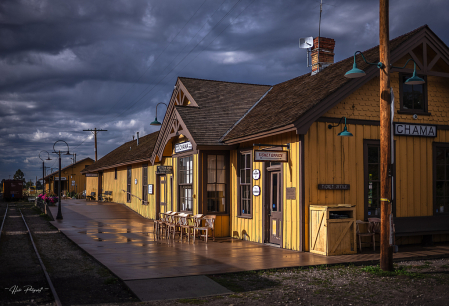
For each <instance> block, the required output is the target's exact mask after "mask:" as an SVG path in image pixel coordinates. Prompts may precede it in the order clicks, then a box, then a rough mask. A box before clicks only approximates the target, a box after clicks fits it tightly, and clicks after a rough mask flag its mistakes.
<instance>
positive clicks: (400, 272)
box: [361, 265, 424, 278]
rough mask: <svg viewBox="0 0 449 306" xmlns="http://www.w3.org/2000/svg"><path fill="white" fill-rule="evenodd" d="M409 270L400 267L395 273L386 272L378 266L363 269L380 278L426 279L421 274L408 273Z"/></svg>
mask: <svg viewBox="0 0 449 306" xmlns="http://www.w3.org/2000/svg"><path fill="white" fill-rule="evenodd" d="M407 269H408V268H406V267H403V266H400V267H398V268H396V269H395V270H394V271H384V270H382V269H381V268H380V267H379V265H377V266H366V267H363V268H361V270H362V271H364V272H367V273H370V274H373V275H375V276H380V277H395V276H399V275H405V276H408V277H410V278H424V275H423V274H421V273H416V272H410V271H407Z"/></svg>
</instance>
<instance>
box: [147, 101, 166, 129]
mask: <svg viewBox="0 0 449 306" xmlns="http://www.w3.org/2000/svg"><path fill="white" fill-rule="evenodd" d="M159 104H164V105H165V107H167V109H168V106H167V104H165V103H164V102H159V103H158V104H156V118H154V121H153V122H151V123H150V125H161V124H162V123H160V122H159V121H157V106H158V105H159Z"/></svg>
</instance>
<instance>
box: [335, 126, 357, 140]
mask: <svg viewBox="0 0 449 306" xmlns="http://www.w3.org/2000/svg"><path fill="white" fill-rule="evenodd" d="M338 136H349V137H351V136H354V135H352V133H351V132H348V129H347V128H346V124H345V128H344V129H343V131H342V132H341V133H338Z"/></svg>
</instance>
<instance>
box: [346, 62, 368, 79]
mask: <svg viewBox="0 0 449 306" xmlns="http://www.w3.org/2000/svg"><path fill="white" fill-rule="evenodd" d="M365 75H366V73H365V71H363V70H360V69H359V68H357V64H356V63H355V60H354V65H353V66H352V69H351V70H349V71H348V72H346V73H345V77H346V78H349V79H355V78H360V77H363V76H365Z"/></svg>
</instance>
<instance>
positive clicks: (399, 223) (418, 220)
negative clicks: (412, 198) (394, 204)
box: [394, 216, 449, 245]
mask: <svg viewBox="0 0 449 306" xmlns="http://www.w3.org/2000/svg"><path fill="white" fill-rule="evenodd" d="M394 227H395V236H396V237H407V236H423V244H426V245H428V244H432V235H438V234H449V216H425V217H402V218H394Z"/></svg>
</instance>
